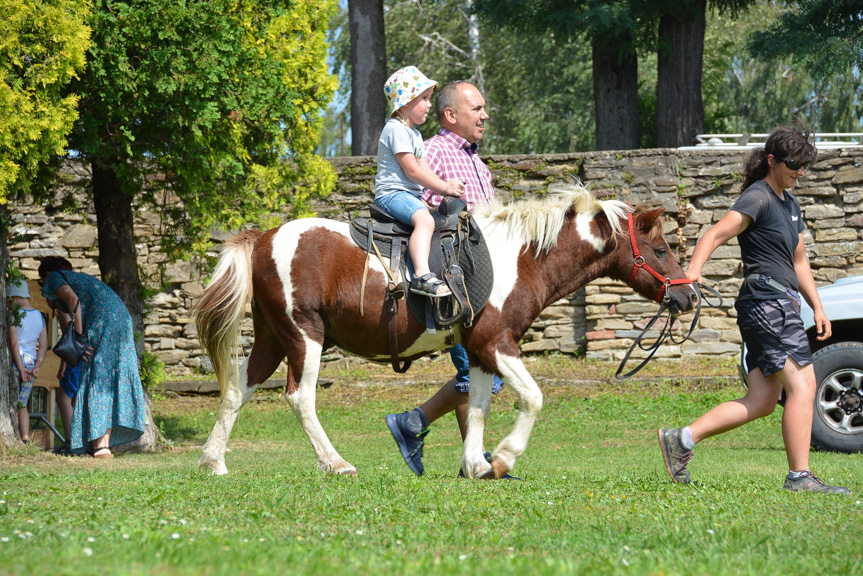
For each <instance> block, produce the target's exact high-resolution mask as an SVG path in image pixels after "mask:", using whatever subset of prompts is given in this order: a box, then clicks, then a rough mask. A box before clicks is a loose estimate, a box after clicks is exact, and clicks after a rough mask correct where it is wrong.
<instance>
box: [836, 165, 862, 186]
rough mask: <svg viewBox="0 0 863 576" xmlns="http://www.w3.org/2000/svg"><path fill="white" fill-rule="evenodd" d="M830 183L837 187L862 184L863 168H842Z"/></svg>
mask: <svg viewBox="0 0 863 576" xmlns="http://www.w3.org/2000/svg"><path fill="white" fill-rule="evenodd" d="M832 182H833V184H835V185H837V186H840V185H843V184H858V183H860V182H863V167H853V168H852V167H849V166H843V167H842V168H840V169H839V171H838V172H837V173H836V176H834V177H833V180H832Z"/></svg>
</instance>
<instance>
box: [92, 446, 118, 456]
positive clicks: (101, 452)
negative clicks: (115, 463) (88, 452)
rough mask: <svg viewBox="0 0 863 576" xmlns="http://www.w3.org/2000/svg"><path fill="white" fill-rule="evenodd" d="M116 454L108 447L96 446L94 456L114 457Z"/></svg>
mask: <svg viewBox="0 0 863 576" xmlns="http://www.w3.org/2000/svg"><path fill="white" fill-rule="evenodd" d="M113 457H114V454H113V453H112V452H111V449H110V448H108V447H104V446H103V447H102V448H96V449H95V450H93V458H113Z"/></svg>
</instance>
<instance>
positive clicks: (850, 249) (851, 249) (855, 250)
mask: <svg viewBox="0 0 863 576" xmlns="http://www.w3.org/2000/svg"><path fill="white" fill-rule="evenodd" d="M815 248H816V249H817V254H818V256H819V257H824V256H855V255H857V254H859V253H860V252H861V251H863V242H860V241H857V242H825V243H824V244H818V245H817V246H816V247H815Z"/></svg>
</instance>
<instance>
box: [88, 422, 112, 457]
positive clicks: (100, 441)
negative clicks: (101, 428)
mask: <svg viewBox="0 0 863 576" xmlns="http://www.w3.org/2000/svg"><path fill="white" fill-rule="evenodd" d="M110 446H111V429H110V428H108V431H107V432H105V434H104V435H103V436H100V437H99V438H96V439H95V440H93V441H91V442H90V447H91V448H92V449H93V455H94V456H96V457H97V458H98V457H107V456H108V455H109V454H111V448H110Z"/></svg>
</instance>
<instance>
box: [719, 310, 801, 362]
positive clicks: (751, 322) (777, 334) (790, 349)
mask: <svg viewBox="0 0 863 576" xmlns="http://www.w3.org/2000/svg"><path fill="white" fill-rule="evenodd" d="M734 307H735V308H736V309H737V326H738V327H739V328H740V335H741V336H742V337H743V341H744V342H745V343H746V349H747V352H746V366H747V367H748V368H749V370H750V371H752V370H754V369H755V368H756V367H757V368H760V369H761V373H762V374H764V376H765V377H766V376H771V375H773V374H776V373H777V372H780V371H781V370H782V369H783V368H785V361H786V359H787V358H788V357H789V356H790V357H791V358H793V359H794V361H795V362H797V364H798V365H800V366H808V365H809V364H812V352H811V350H810V348H809V339H808V338H807V337H806V330H804V329H803V320H802V319H801V318H800V313H799V312H798V311H797V308H796V307H795V306H794V304H793V303H792V302H791V300H789V299H788V298H778V299H776V300H760V301H759V300H744V301H742V302H741V301H738V302H737V303H736V304H735V305H734Z"/></svg>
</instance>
